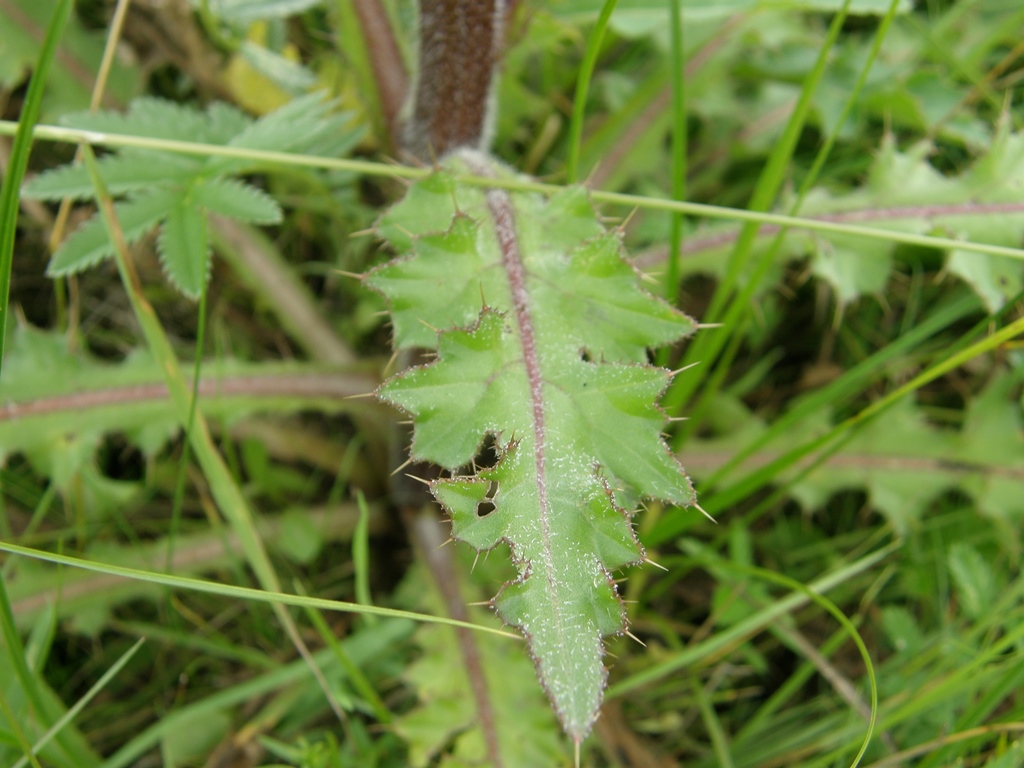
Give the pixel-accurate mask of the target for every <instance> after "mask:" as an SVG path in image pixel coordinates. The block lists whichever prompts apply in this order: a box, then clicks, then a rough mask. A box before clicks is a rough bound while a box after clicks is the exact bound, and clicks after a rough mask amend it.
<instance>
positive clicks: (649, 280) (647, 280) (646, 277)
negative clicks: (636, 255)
mask: <svg viewBox="0 0 1024 768" xmlns="http://www.w3.org/2000/svg"><path fill="white" fill-rule="evenodd" d="M636 272H637V274H638V275H640V279H641V280H643V281H644V282H645V283H650V284H651V285H658V283H660V282H661V281H660V280H655V279H654V278H653V277H651V276H650V275H648V274H647V273H646V272H641V271H640V270H639V269H638V270H637V271H636Z"/></svg>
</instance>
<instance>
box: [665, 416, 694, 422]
mask: <svg viewBox="0 0 1024 768" xmlns="http://www.w3.org/2000/svg"><path fill="white" fill-rule="evenodd" d="M668 420H669V421H689V420H690V417H689V416H669V417H668Z"/></svg>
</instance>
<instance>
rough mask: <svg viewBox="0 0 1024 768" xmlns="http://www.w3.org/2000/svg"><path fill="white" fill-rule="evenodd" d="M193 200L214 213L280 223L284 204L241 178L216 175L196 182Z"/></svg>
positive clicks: (191, 192) (190, 196) (241, 219)
mask: <svg viewBox="0 0 1024 768" xmlns="http://www.w3.org/2000/svg"><path fill="white" fill-rule="evenodd" d="M188 199H189V202H190V203H192V204H193V205H195V206H197V207H199V208H203V209H205V210H207V211H209V212H210V213H219V214H220V215H221V216H227V217H229V218H232V219H238V220H239V221H248V222H252V223H254V224H277V223H279V222H280V221H281V216H282V214H281V207H280V206H279V205H278V204H277V201H276V200H274V198H272V197H271V196H270V195H268V194H267V193H266V192H263V191H262V190H260V189H257V188H256V187H254V186H252V185H251V184H245V183H243V182H241V181H234V180H232V179H222V178H212V179H205V180H203V181H201V182H199V183H198V184H196V185H195V186H194V187H193V188H192V189H191V191H190V192H189V198H188Z"/></svg>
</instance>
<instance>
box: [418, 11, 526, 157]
mask: <svg viewBox="0 0 1024 768" xmlns="http://www.w3.org/2000/svg"><path fill="white" fill-rule="evenodd" d="M505 19H506V2H505V0H473V2H466V1H465V0H422V1H421V3H420V56H419V72H418V74H417V78H416V91H415V95H414V101H413V109H412V117H411V119H410V121H409V124H408V125H407V126H406V131H405V148H406V150H407V151H409V152H410V153H411V154H413V155H414V156H416V157H418V158H419V159H421V160H424V161H426V160H431V159H435V158H438V157H441V156H442V155H445V154H447V153H448V152H450V151H452V150H453V149H457V148H459V147H473V148H475V149H485V148H486V147H485V145H486V143H487V139H488V133H489V120H490V112H491V109H490V102H491V90H492V88H493V85H494V81H495V79H496V78H495V70H496V68H497V66H498V62H499V59H500V55H501V49H502V47H503V40H504V27H505Z"/></svg>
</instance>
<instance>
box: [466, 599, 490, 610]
mask: <svg viewBox="0 0 1024 768" xmlns="http://www.w3.org/2000/svg"><path fill="white" fill-rule="evenodd" d="M493 604H494V601H493V600H477V601H476V602H475V603H466V605H471V606H473V607H474V608H477V607H484V608H490V607H491V605H493Z"/></svg>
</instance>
